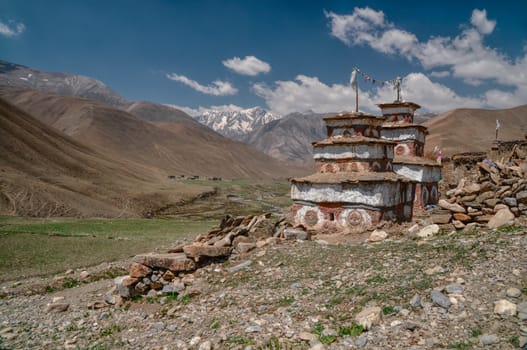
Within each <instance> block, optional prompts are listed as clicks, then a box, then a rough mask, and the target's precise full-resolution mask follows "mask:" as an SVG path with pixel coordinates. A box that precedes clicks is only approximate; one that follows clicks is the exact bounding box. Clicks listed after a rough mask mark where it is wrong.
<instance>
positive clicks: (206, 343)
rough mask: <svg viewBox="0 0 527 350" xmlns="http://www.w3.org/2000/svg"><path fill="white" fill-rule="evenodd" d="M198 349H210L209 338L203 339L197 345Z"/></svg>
mask: <svg viewBox="0 0 527 350" xmlns="http://www.w3.org/2000/svg"><path fill="white" fill-rule="evenodd" d="M198 349H199V350H211V349H212V343H211V341H210V340H207V341H204V342H203V343H201V344H200V345H199V348H198Z"/></svg>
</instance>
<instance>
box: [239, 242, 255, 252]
mask: <svg viewBox="0 0 527 350" xmlns="http://www.w3.org/2000/svg"><path fill="white" fill-rule="evenodd" d="M254 248H256V243H253V242H241V243H238V245H237V246H236V251H237V252H238V253H240V254H245V253H248V252H250V251H251V250H253V249H254Z"/></svg>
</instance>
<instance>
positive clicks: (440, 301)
mask: <svg viewBox="0 0 527 350" xmlns="http://www.w3.org/2000/svg"><path fill="white" fill-rule="evenodd" d="M430 296H431V297H432V302H433V303H434V304H436V305H438V306H441V307H442V308H445V309H448V308H449V307H450V305H452V303H451V302H450V299H449V298H447V297H446V296H445V295H444V294H443V293H441V292H440V291H437V290H433V291H432V292H430Z"/></svg>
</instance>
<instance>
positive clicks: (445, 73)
mask: <svg viewBox="0 0 527 350" xmlns="http://www.w3.org/2000/svg"><path fill="white" fill-rule="evenodd" d="M430 76H432V77H434V78H445V77H448V76H450V72H449V71H447V70H442V71H433V72H430Z"/></svg>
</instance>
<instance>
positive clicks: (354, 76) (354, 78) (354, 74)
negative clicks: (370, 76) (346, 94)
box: [350, 69, 357, 90]
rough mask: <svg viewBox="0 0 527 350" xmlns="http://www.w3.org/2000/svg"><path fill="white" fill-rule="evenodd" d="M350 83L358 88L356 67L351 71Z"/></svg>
mask: <svg viewBox="0 0 527 350" xmlns="http://www.w3.org/2000/svg"><path fill="white" fill-rule="evenodd" d="M350 84H351V87H352V88H354V89H355V90H357V71H356V70H355V69H354V70H353V72H351V77H350Z"/></svg>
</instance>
